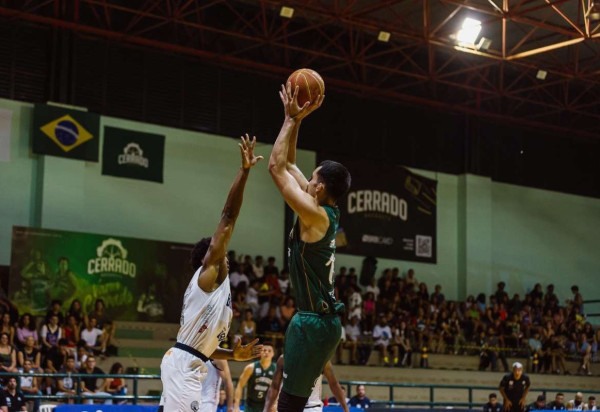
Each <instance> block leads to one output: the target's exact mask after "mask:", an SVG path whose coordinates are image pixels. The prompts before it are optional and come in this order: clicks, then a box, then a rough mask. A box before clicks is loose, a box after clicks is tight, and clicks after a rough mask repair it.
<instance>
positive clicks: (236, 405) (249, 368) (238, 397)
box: [233, 363, 254, 412]
mask: <svg viewBox="0 0 600 412" xmlns="http://www.w3.org/2000/svg"><path fill="white" fill-rule="evenodd" d="M252 372H254V363H249V364H248V365H246V367H245V368H244V370H243V371H242V374H241V375H240V379H239V380H238V383H237V385H236V387H235V394H234V397H233V410H234V412H239V411H240V403H241V401H242V393H243V392H244V386H246V384H247V383H248V379H250V376H252Z"/></svg>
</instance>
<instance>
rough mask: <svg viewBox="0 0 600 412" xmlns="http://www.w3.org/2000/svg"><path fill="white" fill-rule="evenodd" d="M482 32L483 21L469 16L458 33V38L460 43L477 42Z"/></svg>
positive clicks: (471, 43)
mask: <svg viewBox="0 0 600 412" xmlns="http://www.w3.org/2000/svg"><path fill="white" fill-rule="evenodd" d="M480 32H481V22H480V21H479V20H475V19H472V18H470V17H467V18H466V19H465V21H464V22H463V24H462V27H461V29H460V30H459V31H458V33H457V34H456V40H457V41H458V43H460V44H470V45H473V44H475V40H477V36H479V33H480Z"/></svg>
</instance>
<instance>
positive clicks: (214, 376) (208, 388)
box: [201, 359, 235, 412]
mask: <svg viewBox="0 0 600 412" xmlns="http://www.w3.org/2000/svg"><path fill="white" fill-rule="evenodd" d="M206 366H207V367H208V375H207V376H206V380H205V381H204V383H203V384H202V396H201V399H202V408H203V409H204V410H206V412H216V410H217V405H219V392H220V391H221V383H223V384H224V386H225V393H226V394H227V412H232V411H233V398H234V396H235V391H234V388H233V381H232V380H231V372H230V371H229V364H228V363H227V361H226V360H224V359H215V360H213V361H212V362H208V363H207V364H206Z"/></svg>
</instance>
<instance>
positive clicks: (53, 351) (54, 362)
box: [44, 338, 69, 373]
mask: <svg viewBox="0 0 600 412" xmlns="http://www.w3.org/2000/svg"><path fill="white" fill-rule="evenodd" d="M68 344H69V341H68V340H66V339H65V338H61V339H59V340H58V346H53V347H52V348H50V349H49V350H48V353H47V354H46V360H45V362H44V370H45V371H46V372H47V373H57V372H58V371H59V370H60V368H62V367H63V365H64V364H65V361H66V359H67V356H68V355H69V348H68V347H67V345H68Z"/></svg>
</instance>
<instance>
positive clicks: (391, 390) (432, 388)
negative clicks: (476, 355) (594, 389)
mask: <svg viewBox="0 0 600 412" xmlns="http://www.w3.org/2000/svg"><path fill="white" fill-rule="evenodd" d="M20 376H23V374H13V373H0V378H4V377H17V378H19V377H20ZM26 376H34V377H52V378H55V379H61V378H65V377H70V378H72V379H73V383H74V386H75V388H76V394H74V395H69V396H62V395H27V396H26V400H33V399H42V400H49V401H58V402H61V401H62V402H64V401H66V400H69V399H72V400H74V401H76V402H78V403H80V402H82V401H85V400H90V399H95V400H98V401H104V400H106V399H112V400H120V401H125V400H126V401H128V402H131V403H132V404H133V405H137V404H139V403H140V401H142V402H144V403H146V402H154V403H158V401H159V400H160V395H141V394H139V381H140V380H159V379H160V376H159V375H135V374H120V375H106V374H81V373H72V374H69V373H57V374H50V373H30V374H27V375H26ZM83 378H98V379H106V378H121V379H131V380H132V381H133V391H132V392H133V393H129V394H128V395H119V396H111V397H110V398H108V397H106V396H93V395H86V394H84V393H82V392H81V385H80V382H81V380H82V379H83ZM233 380H234V382H235V381H237V379H235V378H234V379H233ZM18 383H19V379H17V384H18ZM323 384H324V385H325V384H326V381H325V380H324V381H323ZM340 384H341V385H342V386H345V387H346V393H347V394H352V393H354V391H353V389H354V388H356V385H364V386H365V387H366V392H367V396H368V394H369V390H368V388H376V387H380V388H381V387H383V388H388V399H387V400H384V399H378V400H372V402H373V403H375V404H377V405H387V406H390V407H394V406H396V407H397V406H419V407H428V408H436V407H466V408H476V409H480V408H481V405H482V404H483V403H485V402H482V399H486V400H487V394H488V393H489V392H498V386H466V385H442V384H435V385H431V384H421V383H395V382H367V381H340ZM396 389H399V390H400V389H412V390H415V389H424V390H427V391H428V398H429V400H427V401H411V400H407V397H403V398H400V397H399V396H398V395H397V394H396V393H395V392H396ZM441 390H453V391H458V390H463V391H466V393H465V395H466V396H465V397H466V401H464V402H454V401H442V400H439V397H438V399H437V400H436V396H437V394H438V393H439V391H441ZM477 392H485V393H484V394H479V396H477V397H476V396H475V394H476V393H477ZM558 392H562V393H564V394H569V393H573V394H575V393H576V392H577V390H576V389H564V388H536V389H535V393H536V394H540V393H543V394H544V395H545V396H546V399H548V400H549V399H553V397H554V396H550V397H549V396H547V394H551V395H553V394H556V393H558ZM413 396H414V392H413Z"/></svg>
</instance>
